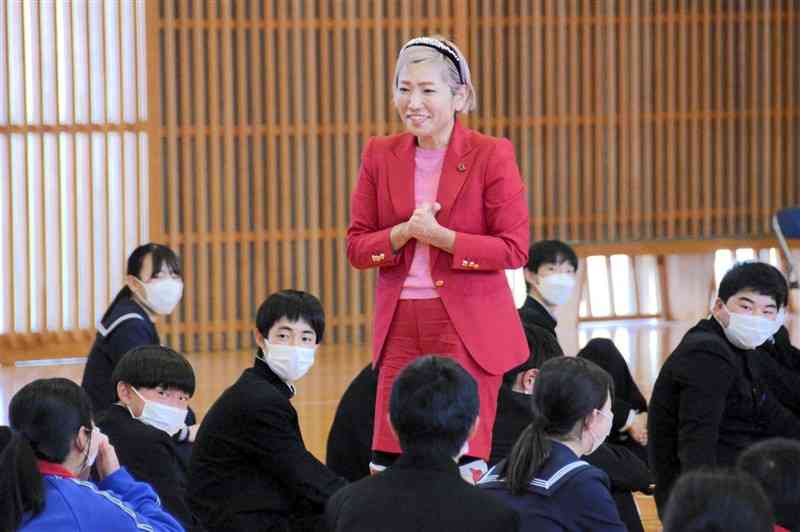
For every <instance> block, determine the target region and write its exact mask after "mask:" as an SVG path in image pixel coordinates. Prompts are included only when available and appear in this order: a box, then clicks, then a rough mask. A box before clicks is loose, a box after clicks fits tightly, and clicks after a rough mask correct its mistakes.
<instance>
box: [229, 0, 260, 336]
mask: <svg viewBox="0 0 800 532" xmlns="http://www.w3.org/2000/svg"><path fill="white" fill-rule="evenodd" d="M248 7H249V9H250V12H247V11H246V8H248ZM255 11H256V9H255V6H254V5H253V4H252V3H250V5H249V6H246V5H245V4H244V3H240V4H239V5H237V6H236V65H237V72H238V73H239V75H238V76H237V78H236V80H235V81H236V102H237V109H238V118H239V123H238V128H237V129H238V138H239V151H238V153H237V156H236V158H237V160H238V163H239V164H238V168H237V171H236V174H237V176H238V178H239V226H238V231H239V232H240V233H241V234H248V233H250V232H253V234H254V235H258V234H259V233H256V232H255V231H254V227H253V225H252V222H251V219H252V216H251V214H252V213H253V208H252V203H258V201H259V199H260V198H259V197H258V196H255V197H252V196H251V195H250V194H251V192H250V182H251V179H252V176H251V175H249V173H250V166H249V165H248V155H247V153H248V146H250V148H251V149H252V147H253V145H254V144H257V142H256V139H258V133H256V130H257V128H256V124H257V123H258V121H257V120H256V118H255V117H254V116H253V114H252V107H251V104H252V100H251V99H250V98H249V96H248V85H249V86H250V87H252V86H253V83H252V80H253V74H254V71H255V70H260V69H261V65H255V64H253V63H251V62H248V60H247V59H248V56H250V55H251V54H252V53H253V51H254V50H255V48H256V46H255V42H256V41H254V40H252V39H251V41H250V46H249V47H248V46H247V40H246V37H247V32H248V29H247V22H248V20H253V18H254V14H255ZM248 130H249V133H248ZM260 163H261V161H260V159H253V165H254V166H259V165H260ZM231 196H233V194H231ZM232 230H233V228H228V231H232ZM260 243H261V242H260V240H258V239H256V238H254V239H253V241H252V242H250V241H247V240H242V241H240V242H239V244H238V246H239V253H238V256H236V255H234V253H233V251H234V250H235V249H236V244H235V243H234V244H233V245H232V248H231V249H230V250H229V251H230V252H231V260H232V261H234V262H238V264H239V269H240V270H241V273H240V274H239V283H238V284H239V286H238V287H237V292H238V294H239V299H238V303H237V304H236V305H235V306H234V308H233V315H232V318H231V319H232V320H236V319H237V313H240V314H241V319H242V320H245V321H246V320H248V319H249V318H250V317H251V316H252V315H253V313H254V312H255V309H254V308H253V288H254V287H253V286H252V285H251V283H250V279H251V277H252V273H253V254H252V253H251V244H252V245H253V246H255V247H260V246H259V244H260ZM233 268H236V264H235V263H234V265H233ZM231 277H233V276H231ZM256 297H263V296H259V295H256ZM239 336H240V338H239V339H238V341H237V343H236V345H235V346H234V347H236V348H238V347H239V343H241V344H242V346H243V347H250V345H251V344H250V342H251V338H252V337H251V336H250V335H247V334H244V335H239Z"/></svg>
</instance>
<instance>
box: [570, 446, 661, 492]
mask: <svg viewBox="0 0 800 532" xmlns="http://www.w3.org/2000/svg"><path fill="white" fill-rule="evenodd" d="M583 458H584V460H586V461H587V462H589V463H590V464H592V465H593V466H595V467H597V468H598V469H601V470H603V471H604V472H605V473H606V475H608V479H609V480H610V481H611V489H613V490H616V491H642V490H646V489H647V488H649V487H650V484H652V483H653V477H652V475H651V473H650V469H649V468H648V467H647V464H645V463H644V462H643V461H642V460H641V459H640V458H639V457H638V456H636V455H635V454H633V453H632V452H631V451H630V450H629V449H627V448H625V447H624V446H622V445H615V444H612V443H604V444H603V445H601V446H600V447H598V448H597V450H596V451H595V452H593V453H592V454H590V455H587V456H584V457H583Z"/></svg>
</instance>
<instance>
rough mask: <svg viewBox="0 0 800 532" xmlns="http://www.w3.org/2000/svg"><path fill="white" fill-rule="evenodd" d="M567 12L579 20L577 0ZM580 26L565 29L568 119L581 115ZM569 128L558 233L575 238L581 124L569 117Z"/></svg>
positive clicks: (578, 220) (576, 238)
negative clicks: (564, 205) (564, 212)
mask: <svg viewBox="0 0 800 532" xmlns="http://www.w3.org/2000/svg"><path fill="white" fill-rule="evenodd" d="M568 15H569V16H570V17H572V18H574V19H578V20H581V18H582V17H581V12H580V3H579V2H576V1H575V0H573V1H572V2H570V6H569V10H568ZM583 28H584V24H583V23H581V24H578V25H574V26H572V27H567V28H565V30H566V32H567V33H568V35H569V53H570V55H571V56H572V60H571V61H569V105H568V106H567V113H568V114H569V115H570V118H574V117H577V116H580V115H581V111H580V108H579V103H578V96H579V93H580V86H579V84H578V78H579V74H578V72H579V70H578V69H579V68H580V66H581V65H580V61H579V57H580V53H581V50H580V48H579V47H578V36H579V35H580V34H581V31H582V30H583ZM568 127H569V145H568V146H566V148H567V151H568V153H569V167H568V168H569V170H568V171H569V187H568V188H567V187H565V188H566V190H567V192H566V195H567V198H565V201H569V210H568V213H569V214H568V218H567V220H565V223H564V229H563V232H562V233H561V234H560V236H561V238H563V239H567V240H578V239H579V238H580V236H579V234H580V233H579V231H580V229H581V228H582V225H581V223H580V218H581V211H580V207H579V200H580V197H581V192H580V191H579V185H578V183H579V179H580V177H581V175H580V169H579V161H580V158H579V157H580V149H579V146H580V140H579V136H578V133H579V132H580V129H581V126H580V125H579V124H578V123H577V121H576V120H574V119H571V120H570V121H569V126H568ZM565 181H566V180H565Z"/></svg>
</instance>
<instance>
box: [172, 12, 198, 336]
mask: <svg viewBox="0 0 800 532" xmlns="http://www.w3.org/2000/svg"><path fill="white" fill-rule="evenodd" d="M190 1H191V0H181V1H180V4H179V5H178V8H179V11H178V17H179V19H180V20H184V21H188V20H190V18H189V2H190ZM194 7H195V9H196V8H197V6H194ZM191 31H192V30H191V29H190V28H189V27H188V25H185V26H183V27H182V28H181V29H180V30H175V32H176V33H177V34H178V35H176V38H179V39H180V51H181V54H180V58H179V61H180V65H179V66H180V76H179V77H180V91H181V99H180V100H181V109H180V111H181V119H180V122H179V125H180V127H181V129H182V130H187V131H191V130H192V129H194V127H196V126H194V127H193V124H192V120H191V116H192V100H193V98H192V96H193V95H194V86H193V85H194V84H193V83H192V78H191V75H190V73H189V65H190V64H192V59H194V58H193V55H194V52H193V50H192V49H191V48H190V47H189V34H190V32H191ZM192 140H195V142H197V138H196V137H195V136H194V135H190V134H185V133H184V134H181V154H180V156H181V159H180V161H181V165H180V166H181V171H180V175H177V176H175V179H176V180H180V183H181V197H180V198H179V203H180V213H179V215H180V216H179V219H180V224H181V225H180V227H181V228H182V229H183V230H182V234H183V240H182V245H181V246H180V254H181V274H182V276H183V282H184V286H185V287H186V289H185V290H184V293H183V299H182V301H181V307H180V310H181V311H180V314H179V317H180V319H181V321H183V322H184V323H195V322H196V321H197V316H196V314H195V310H194V309H195V294H196V293H197V279H196V278H195V273H194V247H195V238H194V237H195V235H196V234H197V232H198V231H197V228H196V226H195V221H194V218H195V216H194V210H195V209H194V203H195V201H197V198H196V197H195V194H194V191H197V190H199V189H201V188H203V189H205V186H204V185H203V184H202V183H197V178H198V176H197V174H196V172H192V171H191V170H190V169H191V168H192ZM195 168H196V167H195ZM198 195H199V194H198ZM201 205H202V204H201ZM175 230H177V228H175ZM183 345H184V347H183V349H184V350H186V351H192V350H194V349H193V348H194V341H193V335H185V337H184V342H183Z"/></svg>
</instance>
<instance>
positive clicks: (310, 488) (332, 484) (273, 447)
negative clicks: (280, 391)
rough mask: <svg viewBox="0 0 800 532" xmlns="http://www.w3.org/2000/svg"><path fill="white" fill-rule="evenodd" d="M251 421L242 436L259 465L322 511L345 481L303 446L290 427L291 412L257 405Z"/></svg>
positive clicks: (277, 407) (291, 424)
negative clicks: (255, 455)
mask: <svg viewBox="0 0 800 532" xmlns="http://www.w3.org/2000/svg"><path fill="white" fill-rule="evenodd" d="M251 423H252V424H251V426H250V427H249V430H248V431H247V433H246V438H247V439H248V443H249V445H248V447H249V448H250V449H252V450H253V451H255V452H256V453H257V454H258V458H257V460H258V463H259V465H260V466H261V467H263V468H264V469H266V470H268V471H270V472H271V473H272V474H273V475H274V476H275V477H276V478H280V479H282V481H283V483H284V485H285V486H286V487H287V488H288V489H290V490H291V491H292V492H293V493H294V494H295V495H296V496H298V497H300V498H302V499H303V500H304V501H307V502H308V503H311V505H312V506H314V507H315V508H316V511H317V513H322V511H323V509H324V507H325V503H326V502H327V500H328V498H329V497H330V496H331V495H333V494H334V493H335V492H337V491H338V490H339V489H340V488H342V487H343V486H344V485H345V484H346V481H345V480H344V479H343V478H341V477H339V476H338V475H336V474H335V473H334V472H333V471H331V470H330V469H328V468H327V467H325V465H324V464H322V462H320V461H319V460H317V459H316V457H314V455H313V454H311V453H310V452H309V451H308V449H306V447H305V445H304V444H303V441H302V440H301V439H300V435H299V434H298V433H297V432H296V431H295V430H294V428H293V422H292V417H291V413H290V412H288V411H286V410H285V409H284V408H281V407H280V406H277V405H273V404H265V405H261V407H260V408H258V409H257V410H256V411H255V413H254V419H252V422H251Z"/></svg>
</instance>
